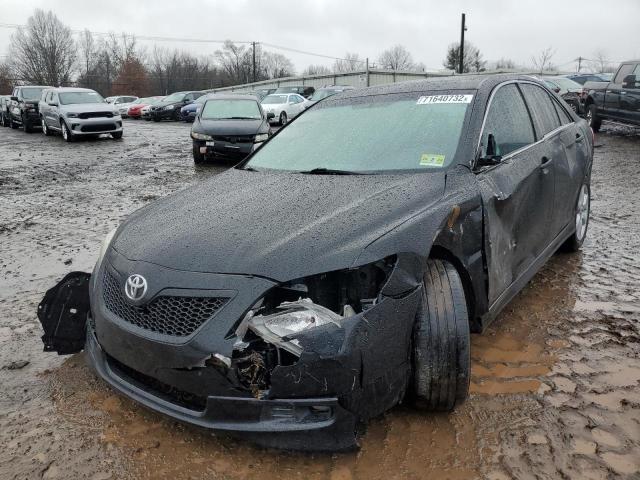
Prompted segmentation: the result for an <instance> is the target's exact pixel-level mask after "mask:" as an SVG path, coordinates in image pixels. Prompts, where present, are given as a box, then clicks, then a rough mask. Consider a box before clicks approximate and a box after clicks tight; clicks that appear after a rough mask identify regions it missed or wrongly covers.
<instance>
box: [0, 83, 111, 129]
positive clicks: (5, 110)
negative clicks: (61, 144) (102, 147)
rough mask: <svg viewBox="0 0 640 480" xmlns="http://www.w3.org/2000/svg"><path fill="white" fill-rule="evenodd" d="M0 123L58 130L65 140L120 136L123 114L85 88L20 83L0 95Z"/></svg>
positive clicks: (27, 127)
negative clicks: (11, 90) (0, 96)
mask: <svg viewBox="0 0 640 480" xmlns="http://www.w3.org/2000/svg"><path fill="white" fill-rule="evenodd" d="M0 108H1V112H0V114H1V118H2V125H3V126H5V127H11V128H18V127H22V129H23V130H24V131H25V132H27V133H30V132H32V131H34V130H35V129H41V130H42V133H44V134H45V135H47V136H50V135H53V134H54V133H60V135H62V138H63V139H64V140H65V141H67V142H72V141H74V140H75V139H76V138H77V137H81V136H85V135H101V134H109V135H111V136H112V137H113V138H115V139H118V138H122V132H123V130H122V117H121V116H120V113H119V111H118V109H117V107H115V105H114V104H111V103H107V102H106V100H105V99H104V98H103V97H102V96H101V95H100V94H99V93H98V92H96V91H95V90H91V89H88V88H70V87H58V88H54V87H47V86H20V87H15V88H14V89H13V92H12V94H11V95H10V96H4V97H2V98H1V99H0Z"/></svg>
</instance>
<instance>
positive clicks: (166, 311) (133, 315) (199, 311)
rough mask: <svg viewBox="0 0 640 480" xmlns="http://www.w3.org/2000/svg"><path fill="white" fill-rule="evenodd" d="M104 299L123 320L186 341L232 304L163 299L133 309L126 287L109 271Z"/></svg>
mask: <svg viewBox="0 0 640 480" xmlns="http://www.w3.org/2000/svg"><path fill="white" fill-rule="evenodd" d="M103 298H104V303H105V306H106V307H107V309H108V310H109V311H110V312H111V313H113V314H114V315H117V316H118V317H120V318H121V319H122V320H124V321H126V322H128V323H130V324H132V325H135V326H137V327H140V328H144V329H146V330H151V331H152V332H156V333H161V334H163V335H171V336H175V337H185V336H187V335H191V334H192V333H193V332H195V331H196V330H197V329H198V327H200V326H201V325H202V324H203V323H204V322H205V321H207V320H208V319H209V318H211V317H213V316H214V315H215V314H216V313H217V312H218V310H220V309H221V308H222V307H223V306H224V305H225V304H226V303H227V301H228V300H229V299H228V298H226V297H179V296H168V295H164V296H159V297H156V298H154V299H153V300H152V301H151V302H150V303H148V304H147V305H143V306H136V305H131V304H130V303H129V302H128V301H127V299H126V298H125V296H124V285H120V282H118V280H117V279H116V278H115V276H113V275H112V274H111V273H108V272H106V271H105V274H104V278H103Z"/></svg>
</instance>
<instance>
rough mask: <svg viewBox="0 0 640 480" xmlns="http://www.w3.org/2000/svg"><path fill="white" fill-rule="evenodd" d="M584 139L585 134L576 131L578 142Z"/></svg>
mask: <svg viewBox="0 0 640 480" xmlns="http://www.w3.org/2000/svg"><path fill="white" fill-rule="evenodd" d="M583 139H584V135H582V134H581V133H576V143H580V142H582V140H583Z"/></svg>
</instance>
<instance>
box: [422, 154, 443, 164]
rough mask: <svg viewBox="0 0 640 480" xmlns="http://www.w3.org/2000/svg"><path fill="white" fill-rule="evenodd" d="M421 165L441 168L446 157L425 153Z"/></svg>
mask: <svg viewBox="0 0 640 480" xmlns="http://www.w3.org/2000/svg"><path fill="white" fill-rule="evenodd" d="M420 165H422V166H423V167H441V166H443V165H444V155H434V154H432V153H423V154H422V156H421V157H420Z"/></svg>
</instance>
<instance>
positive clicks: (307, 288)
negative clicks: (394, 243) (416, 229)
mask: <svg viewBox="0 0 640 480" xmlns="http://www.w3.org/2000/svg"><path fill="white" fill-rule="evenodd" d="M395 262H396V257H395V256H391V257H387V258H385V259H383V260H380V261H378V262H374V263H371V264H368V265H363V266H361V267H357V268H353V269H345V270H338V271H333V272H327V273H322V274H319V275H312V276H309V277H305V278H300V279H296V280H293V281H290V282H287V283H284V284H282V285H279V286H278V287H275V288H273V289H271V290H270V291H269V292H268V293H267V295H266V296H265V297H264V298H262V299H261V300H260V301H259V302H258V303H257V304H256V305H255V306H254V307H253V308H252V309H251V310H250V311H249V313H248V314H247V316H246V317H245V319H244V321H243V322H242V324H241V325H240V326H239V328H238V330H237V331H236V333H237V335H238V337H240V338H243V337H245V338H246V336H245V334H246V332H247V329H248V330H250V331H251V332H252V333H253V334H255V335H257V336H258V337H260V338H261V339H262V340H264V341H265V342H266V343H268V344H271V345H274V346H276V347H278V348H282V349H284V350H286V351H288V352H290V353H292V354H294V355H296V356H300V354H301V352H302V349H301V347H300V345H299V344H298V342H297V341H296V340H290V339H288V337H289V336H291V335H295V334H297V333H300V332H302V331H306V330H309V329H312V328H316V327H320V326H322V325H326V324H329V323H333V324H335V325H338V326H339V325H340V323H341V321H342V320H343V319H344V318H347V317H351V316H353V315H356V314H358V313H360V312H362V311H365V310H367V309H368V308H371V307H372V306H373V305H375V303H376V302H377V299H378V296H379V294H380V290H381V289H382V287H383V285H384V283H385V282H386V280H387V278H388V277H389V274H390V273H391V271H392V270H393V267H394V265H395Z"/></svg>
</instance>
